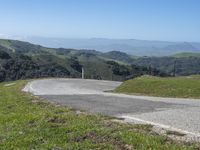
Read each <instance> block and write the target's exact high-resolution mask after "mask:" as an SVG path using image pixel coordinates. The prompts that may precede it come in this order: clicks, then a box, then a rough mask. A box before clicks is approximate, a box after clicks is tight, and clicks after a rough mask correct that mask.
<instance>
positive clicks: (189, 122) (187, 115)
mask: <svg viewBox="0 0 200 150" xmlns="http://www.w3.org/2000/svg"><path fill="white" fill-rule="evenodd" d="M120 84H121V82H115V81H100V80H82V79H43V80H35V81H32V82H30V83H28V84H27V85H26V86H25V88H24V89H23V90H24V91H27V92H31V93H33V94H34V95H38V96H40V97H43V98H46V99H48V100H49V101H53V102H57V103H60V104H64V105H67V106H70V107H73V108H75V109H78V110H85V111H88V112H95V113H102V114H106V115H111V116H116V117H121V118H125V119H126V120H127V121H130V122H131V121H133V122H134V121H135V122H141V123H150V124H153V125H155V126H159V127H162V128H169V129H174V130H178V131H182V132H185V133H187V134H190V135H195V136H196V137H199V139H200V100H195V99H178V98H159V97H148V96H133V95H125V94H114V93H108V92H105V91H110V90H113V89H115V87H117V86H119V85H120Z"/></svg>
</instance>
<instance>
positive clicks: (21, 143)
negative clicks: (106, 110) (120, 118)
mask: <svg viewBox="0 0 200 150" xmlns="http://www.w3.org/2000/svg"><path fill="white" fill-rule="evenodd" d="M15 83H16V84H15V85H10V86H4V85H5V84H7V83H0V149H1V150H4V149H5V150H10V149H20V150H25V149H42V150H43V149H59V150H60V149H128V148H132V149H144V150H145V149H158V150H166V149H174V150H176V149H178V150H184V149H194V148H195V147H194V146H193V145H189V144H188V145H184V144H181V143H176V142H174V141H172V140H169V139H168V138H166V137H164V136H159V135H155V134H153V132H151V133H149V131H151V126H149V125H130V124H122V123H116V122H113V121H111V120H110V119H111V118H109V117H106V116H102V115H98V114H96V115H95V114H87V113H76V111H74V110H72V109H70V108H67V107H64V106H59V105H55V104H50V103H47V102H45V101H42V100H41V99H39V98H37V97H35V96H31V95H29V94H27V93H23V92H21V88H22V87H23V85H24V84H25V83H27V81H16V82H15Z"/></svg>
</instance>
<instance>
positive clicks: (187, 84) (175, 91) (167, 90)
mask: <svg viewBox="0 0 200 150" xmlns="http://www.w3.org/2000/svg"><path fill="white" fill-rule="evenodd" d="M115 92H119V93H131V94H142V95H150V96H161V97H181V98H200V75H196V76H187V77H167V78H164V77H153V76H142V77H138V78H135V79H131V80H128V81H125V82H124V83H123V84H122V85H120V86H119V87H117V88H116V89H115Z"/></svg>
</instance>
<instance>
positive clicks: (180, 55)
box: [172, 52, 200, 58]
mask: <svg viewBox="0 0 200 150" xmlns="http://www.w3.org/2000/svg"><path fill="white" fill-rule="evenodd" d="M172 56H173V57H176V58H184V57H200V53H187V52H185V53H178V54H175V55H172Z"/></svg>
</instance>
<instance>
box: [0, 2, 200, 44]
mask: <svg viewBox="0 0 200 150" xmlns="http://www.w3.org/2000/svg"><path fill="white" fill-rule="evenodd" d="M199 8H200V0H0V19H1V20H0V35H2V34H4V35H19V36H43V37H64V38H92V37H98V38H127V39H146V40H168V41H198V42H200V9H199Z"/></svg>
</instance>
